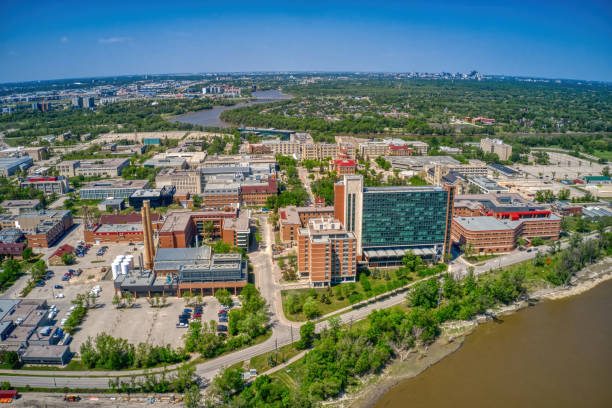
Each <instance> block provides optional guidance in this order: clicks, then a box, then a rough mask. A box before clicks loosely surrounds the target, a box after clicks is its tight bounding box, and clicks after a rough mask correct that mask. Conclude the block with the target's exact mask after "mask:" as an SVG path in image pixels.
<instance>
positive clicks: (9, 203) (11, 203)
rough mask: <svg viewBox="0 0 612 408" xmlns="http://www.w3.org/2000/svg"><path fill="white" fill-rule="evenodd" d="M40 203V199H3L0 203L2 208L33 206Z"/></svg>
mask: <svg viewBox="0 0 612 408" xmlns="http://www.w3.org/2000/svg"><path fill="white" fill-rule="evenodd" d="M39 205H40V200H4V201H3V202H2V203H0V207H2V208H35V207H38V206H39Z"/></svg>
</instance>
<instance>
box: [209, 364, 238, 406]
mask: <svg viewBox="0 0 612 408" xmlns="http://www.w3.org/2000/svg"><path fill="white" fill-rule="evenodd" d="M243 388H244V380H243V379H242V371H241V370H240V369H238V368H230V367H228V368H224V369H223V370H221V372H220V373H219V374H217V376H215V378H214V379H213V382H212V388H211V392H212V393H213V394H214V395H215V396H217V397H218V398H219V399H221V400H222V401H223V402H225V403H228V402H229V401H230V400H231V397H232V396H233V395H234V394H237V393H240V392H241V391H242V389H243Z"/></svg>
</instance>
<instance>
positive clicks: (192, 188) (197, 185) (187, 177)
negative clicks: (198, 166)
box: [155, 168, 202, 195]
mask: <svg viewBox="0 0 612 408" xmlns="http://www.w3.org/2000/svg"><path fill="white" fill-rule="evenodd" d="M155 186H156V187H157V188H162V187H164V186H174V187H176V193H175V194H176V195H184V194H187V193H189V194H201V193H202V173H201V172H200V170H179V169H175V168H165V169H163V170H162V171H160V172H159V173H158V174H157V176H156V177H155Z"/></svg>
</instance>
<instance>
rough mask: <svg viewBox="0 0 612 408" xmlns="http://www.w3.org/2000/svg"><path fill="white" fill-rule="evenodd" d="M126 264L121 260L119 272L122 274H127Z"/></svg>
mask: <svg viewBox="0 0 612 408" xmlns="http://www.w3.org/2000/svg"><path fill="white" fill-rule="evenodd" d="M128 266H129V264H128V263H127V262H122V263H121V274H122V275H127V273H128Z"/></svg>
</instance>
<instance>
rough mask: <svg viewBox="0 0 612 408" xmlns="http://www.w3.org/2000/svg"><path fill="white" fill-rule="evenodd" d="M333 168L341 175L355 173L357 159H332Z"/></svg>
mask: <svg viewBox="0 0 612 408" xmlns="http://www.w3.org/2000/svg"><path fill="white" fill-rule="evenodd" d="M332 168H333V170H334V171H335V172H336V174H338V175H339V176H344V175H345V174H355V169H356V164H355V160H347V159H344V160H332Z"/></svg>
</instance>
